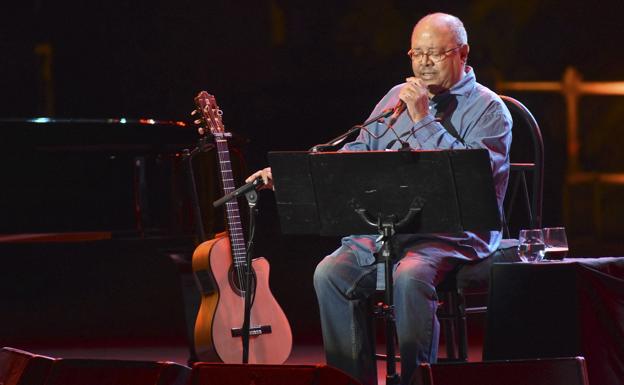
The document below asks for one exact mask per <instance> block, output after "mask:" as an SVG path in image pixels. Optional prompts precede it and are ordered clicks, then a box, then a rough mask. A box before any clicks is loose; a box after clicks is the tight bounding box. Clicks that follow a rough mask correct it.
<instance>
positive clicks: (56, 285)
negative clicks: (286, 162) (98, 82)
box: [0, 118, 242, 346]
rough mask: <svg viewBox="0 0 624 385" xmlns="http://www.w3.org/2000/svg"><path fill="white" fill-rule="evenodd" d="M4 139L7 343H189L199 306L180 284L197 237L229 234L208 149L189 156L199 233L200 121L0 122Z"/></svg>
mask: <svg viewBox="0 0 624 385" xmlns="http://www.w3.org/2000/svg"><path fill="white" fill-rule="evenodd" d="M0 135H1V136H2V139H1V140H0V178H1V179H0V180H1V183H0V260H1V261H2V266H3V267H2V269H1V270H0V272H1V273H0V303H2V305H3V309H4V310H5V312H4V313H3V314H4V315H3V316H2V317H0V343H2V344H4V345H6V346H16V345H18V346H25V345H23V344H22V343H24V342H25V341H31V342H32V341H37V342H38V343H44V342H45V341H49V342H50V343H54V344H58V343H61V344H65V343H73V342H71V341H74V342H75V341H79V342H80V343H97V341H96V342H94V338H95V339H96V340H97V339H98V338H99V339H100V340H102V341H115V340H118V341H126V342H128V341H134V340H137V339H138V340H146V339H149V340H152V339H159V340H167V339H169V340H171V339H180V338H183V339H186V332H187V330H188V326H189V325H192V321H193V320H194V319H193V316H194V314H193V311H194V310H193V308H194V306H193V304H191V305H190V306H189V304H188V303H187V306H184V304H183V301H182V297H187V298H186V299H187V300H188V296H181V293H182V292H183V291H184V290H186V291H187V293H192V292H193V290H195V287H194V285H193V282H192V280H190V281H189V280H188V279H187V282H184V280H182V287H183V289H184V288H185V287H186V289H184V290H182V291H181V290H180V274H179V273H180V271H181V269H182V270H185V272H188V270H189V269H190V264H189V262H190V255H191V253H192V251H193V249H194V247H195V246H196V244H197V243H198V241H200V240H201V239H202V238H206V237H209V236H210V235H211V234H214V233H215V232H218V231H222V229H223V219H222V218H223V217H222V213H221V211H220V210H214V209H212V205H211V203H212V201H214V200H216V199H217V198H219V197H220V196H221V191H220V187H219V183H218V179H217V175H218V174H217V172H216V167H217V165H216V161H215V154H214V152H213V151H212V150H210V148H209V146H208V148H205V149H206V150H208V151H206V152H201V153H200V154H199V155H198V156H196V157H195V158H194V159H193V163H192V165H193V170H194V176H195V179H196V181H197V186H196V191H197V192H198V197H199V203H200V206H201V219H202V220H203V224H204V230H205V231H204V233H203V234H199V233H198V232H197V226H196V222H197V218H194V215H193V200H192V199H191V198H192V196H191V195H190V194H189V192H190V189H189V188H188V187H189V178H188V173H187V170H188V169H187V163H186V162H185V161H183V158H184V152H183V150H184V149H192V148H193V147H194V146H195V145H196V144H197V142H198V135H197V133H196V129H195V127H194V126H192V125H189V124H187V123H185V122H180V121H162V120H154V119H123V118H118V119H51V118H32V119H0ZM236 146H237V143H234V146H233V147H235V148H236ZM239 153H240V152H238V151H234V152H233V156H232V160H233V162H234V165H233V167H234V170H235V171H236V170H238V169H239V168H240V165H241V164H242V161H241V159H240V157H239V156H236V154H239ZM189 276H190V274H189ZM187 278H188V277H187ZM185 312H186V313H187V314H186V317H185V316H184V313H185ZM187 322H188V323H189V325H187V324H186V323H187ZM95 336H97V337H95ZM128 343H130V342H128Z"/></svg>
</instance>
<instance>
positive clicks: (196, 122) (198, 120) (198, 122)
mask: <svg viewBox="0 0 624 385" xmlns="http://www.w3.org/2000/svg"><path fill="white" fill-rule="evenodd" d="M201 122H202V121H201V119H196V120H194V121H193V123H195V124H201Z"/></svg>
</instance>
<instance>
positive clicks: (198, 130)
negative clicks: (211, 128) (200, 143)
mask: <svg viewBox="0 0 624 385" xmlns="http://www.w3.org/2000/svg"><path fill="white" fill-rule="evenodd" d="M197 132H198V133H199V135H204V134H205V133H206V130H205V129H204V127H199V128H198V129H197Z"/></svg>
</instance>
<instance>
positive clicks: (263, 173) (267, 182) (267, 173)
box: [245, 167, 274, 190]
mask: <svg viewBox="0 0 624 385" xmlns="http://www.w3.org/2000/svg"><path fill="white" fill-rule="evenodd" d="M256 178H262V181H263V182H264V185H262V187H260V188H261V189H264V188H270V189H271V190H273V189H274V188H273V175H272V174H271V167H266V168H263V169H262V170H260V171H256V172H254V173H253V174H251V175H250V176H249V177H248V178H247V179H245V182H246V183H249V182H252V181H253V180H254V179H256Z"/></svg>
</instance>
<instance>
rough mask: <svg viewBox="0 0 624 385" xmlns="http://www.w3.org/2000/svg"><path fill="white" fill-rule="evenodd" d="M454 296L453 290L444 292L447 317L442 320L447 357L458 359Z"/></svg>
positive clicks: (448, 358)
mask: <svg viewBox="0 0 624 385" xmlns="http://www.w3.org/2000/svg"><path fill="white" fill-rule="evenodd" d="M453 297H454V296H453V293H452V292H445V293H444V299H443V301H444V305H443V306H444V307H445V313H446V314H447V317H446V318H445V319H443V320H442V325H443V328H444V338H445V340H446V344H445V345H446V359H447V360H453V361H454V360H456V359H457V351H456V349H455V346H456V343H457V338H456V327H455V300H454V298H453Z"/></svg>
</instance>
